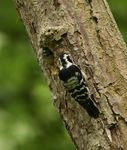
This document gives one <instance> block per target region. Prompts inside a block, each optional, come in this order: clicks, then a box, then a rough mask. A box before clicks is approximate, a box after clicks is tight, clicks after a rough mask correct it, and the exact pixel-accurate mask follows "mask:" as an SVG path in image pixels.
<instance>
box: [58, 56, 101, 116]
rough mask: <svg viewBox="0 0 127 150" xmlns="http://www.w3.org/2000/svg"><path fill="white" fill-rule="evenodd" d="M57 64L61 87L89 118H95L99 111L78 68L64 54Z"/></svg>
mask: <svg viewBox="0 0 127 150" xmlns="http://www.w3.org/2000/svg"><path fill="white" fill-rule="evenodd" d="M59 63H60V66H59V78H60V80H61V81H62V82H63V86H64V87H65V88H66V89H67V91H68V92H69V93H70V95H71V96H72V97H73V98H74V99H75V100H76V101H77V102H78V103H79V104H80V105H81V106H82V107H83V108H84V109H85V110H86V111H87V113H88V114H89V115H90V116H91V117H93V118H97V117H98V116H99V110H98V108H97V106H96V104H95V103H94V101H93V100H92V98H91V95H90V93H89V88H88V86H87V84H86V79H85V77H84V76H83V74H82V72H81V70H80V69H79V67H78V66H77V65H76V64H75V63H74V62H73V61H72V59H71V58H70V56H69V55H68V54H66V53H61V54H60V56H59Z"/></svg>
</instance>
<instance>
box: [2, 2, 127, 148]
mask: <svg viewBox="0 0 127 150" xmlns="http://www.w3.org/2000/svg"><path fill="white" fill-rule="evenodd" d="M109 5H110V7H111V9H112V11H113V14H114V17H115V18H116V21H117V23H118V26H119V28H120V30H121V32H122V34H123V36H124V39H125V41H127V1H126V0H122V1H117V0H109ZM29 149H30V150H73V149H74V146H73V143H72V142H71V140H70V138H69V136H68V134H67V132H66V130H65V129H64V125H63V123H62V121H61V119H60V117H59V115H58V113H57V110H56V109H55V108H54V106H53V101H52V99H51V93H50V92H49V90H48V87H47V84H46V81H45V78H44V77H43V75H42V73H41V71H40V68H39V67H38V64H37V61H36V57H35V54H34V52H33V50H32V48H31V45H30V42H29V40H28V37H27V35H26V33H25V28H24V26H23V24H22V23H21V21H20V19H19V17H18V15H17V12H16V10H15V7H14V4H13V1H11V0H3V1H2V2H1V5H0V150H29Z"/></svg>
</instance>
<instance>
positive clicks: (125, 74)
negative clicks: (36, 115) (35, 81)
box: [15, 0, 127, 150]
mask: <svg viewBox="0 0 127 150" xmlns="http://www.w3.org/2000/svg"><path fill="white" fill-rule="evenodd" d="M15 3H16V8H17V10H18V12H19V14H20V16H21V19H22V21H23V23H24V25H25V27H26V29H27V33H28V35H29V38H30V40H31V43H32V46H33V48H34V50H35V52H36V54H37V58H38V61H39V64H40V66H41V69H42V70H43V72H44V74H46V77H47V79H48V81H49V87H50V89H51V92H52V93H53V98H54V104H55V106H56V107H57V108H58V111H59V113H60V116H61V117H62V119H63V121H64V122H65V125H66V128H67V130H68V132H69V134H70V136H71V138H72V140H73V142H74V144H75V146H76V148H77V149H78V150H110V149H111V150H117V149H118V150H122V149H124V150H126V149H127V111H126V110H127V47H126V44H125V42H124V41H123V38H122V36H121V34H120V32H119V30H118V28H117V25H116V23H115V21H114V18H113V16H112V13H111V11H110V9H109V7H108V4H107V2H106V0H75V1H74V0H15ZM61 52H67V53H69V54H71V57H72V58H73V60H74V61H75V63H76V64H77V65H79V66H80V68H81V70H82V71H83V72H85V74H87V76H88V80H87V83H88V86H89V89H90V92H91V94H92V95H93V97H94V99H95V101H96V103H97V107H98V108H99V110H100V112H101V113H100V116H99V118H97V119H94V118H91V117H90V116H89V115H88V114H87V112H86V111H84V109H82V108H81V107H80V106H79V105H78V103H77V102H75V101H74V100H73V98H71V97H70V95H69V94H68V93H67V92H66V90H65V88H64V87H63V86H62V84H61V82H60V80H59V77H58V65H59V63H58V57H59V54H60V53H61Z"/></svg>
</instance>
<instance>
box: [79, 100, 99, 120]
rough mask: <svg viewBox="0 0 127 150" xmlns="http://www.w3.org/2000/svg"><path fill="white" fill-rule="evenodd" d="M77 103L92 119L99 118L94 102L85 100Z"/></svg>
mask: <svg viewBox="0 0 127 150" xmlns="http://www.w3.org/2000/svg"><path fill="white" fill-rule="evenodd" d="M78 103H79V104H80V105H81V106H82V107H83V108H84V109H85V110H86V111H87V113H88V114H89V115H90V116H91V117H93V118H97V117H98V116H99V113H100V112H99V109H98V108H97V107H96V105H95V104H94V102H93V101H92V100H91V99H90V98H89V99H86V100H81V101H78Z"/></svg>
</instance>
